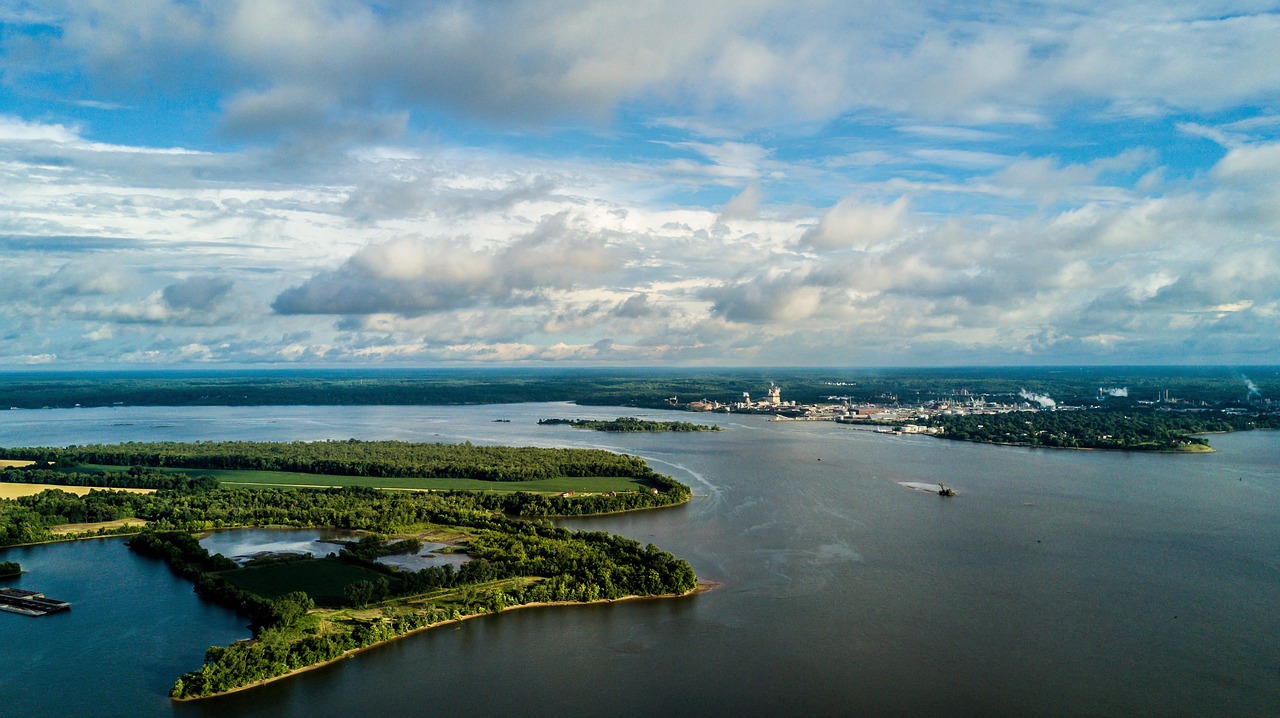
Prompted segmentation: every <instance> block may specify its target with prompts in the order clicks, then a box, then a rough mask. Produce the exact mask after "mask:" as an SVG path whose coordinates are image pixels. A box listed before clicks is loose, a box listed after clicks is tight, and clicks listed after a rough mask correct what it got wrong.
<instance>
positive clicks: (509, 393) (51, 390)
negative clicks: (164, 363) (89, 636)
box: [0, 367, 1280, 409]
mask: <svg viewBox="0 0 1280 718" xmlns="http://www.w3.org/2000/svg"><path fill="white" fill-rule="evenodd" d="M770 383H777V384H778V385H779V386H781V387H782V389H783V392H784V394H785V398H786V399H788V400H791V399H794V400H796V401H798V402H800V403H816V402H822V401H825V400H826V399H827V397H828V396H847V397H849V399H850V400H851V401H853V402H875V403H885V402H890V403H891V402H893V401H901V402H920V401H931V400H942V399H949V398H954V397H957V396H961V395H963V396H985V397H987V398H990V399H992V400H1006V399H1007V400H1016V397H1017V396H1018V394H1019V392H1020V391H1021V390H1023V389H1025V390H1027V391H1030V392H1034V393H1038V394H1046V395H1049V396H1052V397H1053V398H1054V399H1056V400H1057V401H1058V403H1060V404H1073V405H1092V404H1104V405H1108V406H1116V407H1121V408H1123V407H1128V406H1136V405H1137V403H1138V402H1140V401H1153V400H1157V399H1159V398H1160V397H1161V396H1163V394H1164V393H1165V392H1168V393H1169V394H1170V395H1171V396H1172V397H1173V398H1176V399H1178V400H1180V401H1184V402H1187V403H1188V404H1192V405H1196V404H1199V403H1200V402H1207V403H1208V404H1210V405H1222V406H1230V405H1235V406H1242V405H1252V402H1255V401H1258V400H1261V399H1262V398H1263V397H1271V398H1273V399H1274V398H1276V397H1277V396H1280V371H1277V369H1276V367H1247V368H1242V369H1234V368H1225V367H981V368H946V369H907V368H889V369H779V368H769V369H718V370H708V369H697V370H692V369H669V370H655V369H634V370H623V369H610V370H600V369H577V370H562V369H545V370H536V369H483V370H480V369H450V370H381V371H379V370H347V371H338V370H331V371H327V370H301V371H298V370H294V371H219V372H189V371H183V372H176V371H175V372H149V373H143V372H97V373H95V372H88V373H86V372H77V373H75V374H70V373H57V372H46V373H31V372H11V373H0V397H3V398H2V399H0V401H2V402H3V404H0V406H4V407H18V408H26V409H37V408H41V407H73V406H119V405H134V406H264V405H308V404H328V405H427V404H503V403H516V402H537V401H574V402H577V403H579V404H591V405H600V406H635V407H647V408H664V407H668V406H669V404H668V403H667V400H668V399H669V398H672V397H678V398H680V400H681V401H683V402H688V401H690V400H693V399H703V398H705V399H709V400H712V401H719V402H722V403H728V402H732V401H737V400H738V399H740V398H741V395H742V392H744V391H747V392H751V393H753V394H756V393H763V392H764V391H765V390H766V389H767V388H768V387H769V385H770ZM1110 389H1123V392H1110V391H1108V390H1110ZM1120 394H1123V395H1122V396H1121V395H1120Z"/></svg>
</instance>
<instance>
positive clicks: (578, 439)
mask: <svg viewBox="0 0 1280 718" xmlns="http://www.w3.org/2000/svg"><path fill="white" fill-rule="evenodd" d="M635 414H636V412H634V411H628V410H621V409H607V408H568V407H565V406H562V405H551V406H549V405H517V406H491V407H459V408H446V407H356V408H349V407H348V408H339V407H335V408H330V407H265V408H235V409H228V408H214V409H118V410H109V409H103V410H96V409H81V410H75V411H40V412H36V411H31V412H0V437H2V439H0V443H4V444H6V445H31V444H68V443H89V442H92V441H120V440H145V439H235V438H255V439H264V440H265V439H323V438H335V439H345V438H348V437H357V438H371V439H372V438H402V439H415V440H426V441H432V440H437V441H462V440H471V441H473V442H476V443H507V444H536V445H564V446H604V447H606V448H612V449H617V450H622V451H626V452H628V453H637V454H640V455H642V456H645V457H646V458H648V459H649V460H650V461H651V462H652V463H653V465H654V466H655V468H657V469H658V470H659V471H663V472H666V473H670V474H672V475H674V476H675V477H676V478H678V479H680V480H681V481H684V482H685V483H688V484H689V485H691V486H692V487H693V488H694V492H695V494H697V497H696V498H695V499H694V501H693V502H692V503H691V504H689V505H688V506H685V507H681V508H676V509H670V510H663V511H657V512H647V513H640V514H628V515H625V516H620V517H615V518H604V519H584V520H576V521H572V522H566V523H567V524H568V525H570V526H573V527H583V528H591V529H603V530H610V531H616V532H619V533H623V534H626V535H628V536H631V537H633V538H636V539H639V540H642V541H651V542H653V543H655V544H657V545H658V546H660V547H662V548H664V549H667V550H670V551H673V552H674V553H676V554H677V555H680V556H683V557H685V558H687V559H689V560H690V562H691V563H692V564H693V566H694V568H695V570H697V572H698V574H699V576H700V577H701V578H703V579H706V580H711V581H715V582H717V583H719V584H720V585H719V587H718V588H717V589H715V590H713V591H711V592H709V593H706V594H703V595H699V596H696V597H693V598H689V599H683V600H669V601H637V602H627V603H620V604H614V605H606V606H588V607H572V608H552V609H536V610H523V611H515V612H510V613H506V614H503V615H500V616H494V617H488V618H483V619H479V620H474V621H468V622H465V623H463V624H459V625H456V626H450V627H447V628H443V629H440V630H436V631H429V632H426V633H422V634H417V635H415V636H412V637H410V638H407V639H404V640H401V641H397V642H394V643H392V644H389V645H387V646H384V647H382V648H379V649H377V650H373V651H369V652H366V653H363V654H360V655H358V656H357V657H354V658H352V659H348V660H345V661H342V662H339V663H337V664H334V665H332V666H329V667H325V668H322V669H318V670H316V671H312V672H309V673H307V674H303V675H301V676H298V677H296V678H294V679H290V680H288V681H283V682H279V683H276V684H273V685H270V686H267V687H264V688H261V689H255V690H253V691H249V692H245V693H241V694H235V695H232V696H227V697H224V698H221V699H215V700H212V701H205V702H199V703H190V704H181V705H171V704H169V703H167V702H165V701H164V700H162V699H161V698H160V697H158V696H157V692H159V694H160V695H162V693H163V689H164V688H165V687H167V685H168V682H169V681H171V680H172V678H173V677H174V676H176V675H177V674H179V673H181V672H182V671H184V670H189V669H191V668H193V667H194V665H195V664H196V663H198V661H199V655H200V653H201V652H202V651H203V648H204V646H206V645H208V644H209V643H215V642H225V641H226V640H229V637H228V633H233V634H234V633H235V631H228V630H227V627H228V626H229V625H231V624H234V623H236V620H234V619H232V618H229V617H228V616H227V615H226V613H225V612H223V611H221V609H216V608H210V607H208V606H205V605H203V604H201V603H200V602H199V601H198V599H196V598H195V597H194V596H190V595H184V596H182V598H184V599H186V600H185V601H183V602H178V603H175V602H174V600H173V599H170V598H165V599H163V601H162V600H161V599H159V598H156V599H151V598H150V597H149V596H147V595H146V593H145V592H144V593H142V594H138V600H139V602H140V603H139V606H140V607H141V608H143V609H145V608H149V607H150V608H154V610H155V611H156V612H164V613H165V614H167V615H172V616H174V617H175V620H180V621H181V625H180V626H176V627H173V628H166V627H164V626H158V625H157V626H154V628H153V627H152V625H151V624H150V623H148V624H146V625H145V626H135V625H132V624H130V623H129V622H130V621H134V620H140V619H137V618H136V617H132V616H122V617H112V616H108V615H104V616H102V617H101V618H100V619H99V620H97V622H96V623H95V624H94V625H95V626H97V625H101V626H102V631H101V632H93V633H90V632H88V631H89V629H88V628H87V627H86V626H85V625H81V624H73V623H71V622H68V621H63V622H62V623H58V622H57V617H49V618H52V619H55V620H54V621H53V622H50V623H41V622H42V621H44V620H46V619H40V620H39V621H36V620H34V619H28V618H25V617H20V616H13V617H6V616H4V615H0V635H4V636H5V637H6V638H7V637H8V635H9V631H10V630H16V627H19V626H21V630H23V631H25V632H30V631H36V630H37V629H36V628H34V626H37V625H38V626H39V628H38V633H34V634H29V633H24V634H23V635H24V636H25V637H26V638H25V640H27V641H35V642H36V643H38V644H39V643H58V642H61V644H60V645H67V646H69V645H79V646H82V647H83V648H84V653H83V654H82V655H74V656H71V657H70V658H69V660H63V661H60V662H55V663H49V661H53V660H54V659H53V657H52V656H49V655H48V654H46V653H43V652H41V653H39V654H38V655H37V656H36V660H34V661H33V668H32V669H31V670H29V671H27V672H26V673H24V674H23V677H22V679H21V680H17V679H14V678H12V677H10V676H9V675H8V674H0V696H4V697H5V698H11V699H13V700H15V701H18V702H19V703H20V704H21V705H24V706H37V707H38V708H42V707H50V709H49V710H48V711H46V712H45V714H47V715H76V714H84V715H90V714H96V712H95V710H94V708H95V707H96V706H97V703H95V702H94V699H92V698H90V697H88V696H84V697H82V698H76V697H75V695H71V696H69V695H68V692H67V691H65V690H62V689H60V688H59V686H66V685H73V686H74V685H79V681H80V680H81V678H80V676H81V675H99V674H104V675H106V676H107V678H106V679H104V680H106V681H108V683H107V685H112V686H115V687H116V690H117V692H118V693H120V695H121V696H122V698H121V699H120V703H119V705H120V706H123V707H126V708H127V709H128V710H127V712H128V713H130V714H133V715H167V714H170V713H177V714H184V715H200V716H205V715H207V716H239V715H245V716H259V715H261V716H277V715H315V716H353V715H388V716H391V715H395V716H400V715H408V716H414V715H424V716H425V715H455V716H457V715H477V716H478V715H503V714H506V715H548V716H550V715H557V716H565V715H568V716H591V715H636V716H641V715H658V714H667V715H700V716H707V715H726V716H728V715H735V716H738V715H802V714H804V715H903V716H908V715H996V716H999V715H1008V716H1028V715H1030V716H1098V715H1171V716H1177V715H1185V716H1222V715H1233V716H1255V715H1256V716H1269V715H1277V714H1280V646H1278V645H1277V641H1276V640H1275V638H1276V636H1280V613H1278V612H1277V611H1276V610H1275V607H1276V606H1280V522H1278V521H1277V518H1280V433H1275V432H1270V433H1263V432H1253V433H1247V434H1235V435H1229V436H1214V437H1212V438H1211V441H1212V443H1213V444H1214V446H1216V447H1217V448H1218V449H1219V452H1218V453H1216V454H1212V455H1205V456H1165V455H1135V454H1120V453H1105V452H1060V451H1048V450H1029V449H1016V448H1007V447H990V446H980V445H974V444H958V443H952V442H946V441H942V440H938V439H932V438H929V437H892V436H883V435H875V434H871V433H867V432H858V431H855V430H852V429H850V428H849V427H841V426H835V425H831V424H819V423H768V422H766V421H764V420H763V419H762V418H759V417H745V418H743V417H725V416H717V417H714V418H708V419H707V420H709V421H716V422H718V423H722V424H723V425H724V427H725V429H726V431H723V432H719V433H706V434H643V435H617V434H598V433H592V432H585V431H581V430H573V429H569V428H567V427H540V426H537V425H536V424H535V423H534V422H535V421H536V420H537V419H538V418H541V417H544V416H562V415H564V416H568V415H573V416H582V417H600V418H612V417H616V416H620V415H635ZM495 418H508V419H511V423H510V424H505V423H494V422H493V419H495ZM678 418H688V417H687V415H684V414H681V415H679V416H678ZM700 418H701V417H700ZM904 481H905V482H936V481H945V482H946V483H947V484H948V485H950V486H952V487H954V488H955V489H956V491H957V493H958V494H959V495H958V496H957V497H955V498H953V499H944V498H941V497H937V496H931V495H928V494H925V493H922V492H919V491H913V490H910V489H908V488H904V487H903V486H901V485H899V483H898V482H904ZM88 546H89V545H88V544H83V545H77V546H75V547H68V548H63V547H48V548H37V549H22V550H20V551H22V552H25V553H23V555H21V556H16V560H20V561H22V563H23V565H24V567H28V568H30V566H28V564H29V563H31V564H32V565H35V564H36V561H35V559H34V558H33V557H34V556H36V555H40V554H41V552H44V554H45V555H47V559H42V560H45V561H46V563H45V565H44V567H43V568H41V571H40V573H41V575H42V576H43V577H44V578H42V580H41V581H40V582H41V583H42V584H44V585H45V587H49V586H48V584H49V583H50V581H51V580H52V579H53V577H55V576H57V577H59V578H58V579H57V581H59V582H63V583H59V584H58V585H59V586H60V587H63V588H61V589H60V590H61V592H60V593H56V592H54V591H53V590H50V594H51V595H54V596H56V597H59V598H70V600H75V599H74V597H68V596H66V595H63V594H65V593H67V592H68V591H69V590H71V589H72V588H73V587H74V586H76V585H78V584H77V582H79V581H85V580H87V579H86V578H84V577H83V576H82V575H81V574H82V573H83V569H82V568H77V567H78V566H83V565H84V563H85V560H82V559H74V560H72V559H70V558H69V559H65V560H64V559H62V558H60V556H62V555H63V554H64V553H66V554H71V555H73V556H72V558H74V555H78V553H79V552H93V551H98V552H101V553H103V554H109V555H112V556H120V557H122V558H120V559H119V560H118V561H117V563H118V564H120V566H119V567H117V568H114V569H112V571H111V572H110V575H103V576H97V577H96V578H95V579H94V580H97V581H101V582H105V585H106V586H107V587H108V588H107V590H108V591H109V592H111V591H116V592H119V591H123V592H129V590H130V587H131V586H135V585H136V583H135V582H137V581H142V580H160V579H163V581H162V583H163V582H172V581H176V579H173V578H172V577H171V576H169V575H168V573H167V571H166V570H165V569H164V568H163V566H160V565H158V564H152V563H150V562H147V561H145V560H142V559H138V558H136V557H132V556H131V555H129V554H128V553H127V551H125V549H124V548H123V547H122V546H119V545H118V544H116V543H108V542H100V543H97V544H95V546H97V547H98V548H96V549H95V548H88ZM59 552H61V553H59ZM94 555H95V556H97V555H98V554H96V553H95V554H94ZM14 557H15V556H14V553H13V551H12V550H11V551H8V552H4V551H0V560H3V559H5V558H14ZM95 560H97V559H95ZM64 563H65V564H66V565H63V564H64ZM156 576H158V577H159V578H158V579H157V578H156ZM23 580H24V581H30V582H32V583H35V582H36V576H35V575H34V572H33V574H32V575H29V576H27V577H24V579H23ZM178 588H179V589H180V588H181V586H178ZM188 591H189V589H188ZM134 593H135V594H136V592H134ZM177 593H182V591H181V590H177ZM91 610H96V609H91V608H90V606H88V605H86V604H85V603H84V602H83V601H81V603H80V604H77V606H76V607H75V608H74V609H73V615H74V616H76V617H79V616H81V615H82V614H90V612H91ZM175 629H176V630H175ZM125 630H134V631H135V632H144V633H146V634H147V635H154V636H156V638H155V641H156V642H161V641H163V642H164V644H165V645H168V646H172V647H173V650H172V651H170V652H167V653H164V655H163V656H159V657H154V658H152V657H146V658H145V660H144V654H143V653H139V652H130V651H127V650H126V651H123V652H121V653H120V654H119V655H115V656H112V658H111V659H110V660H103V657H105V656H106V655H109V651H108V649H109V648H112V647H115V646H117V645H118V643H119V642H117V641H114V640H112V638H111V637H112V636H113V635H115V633H116V632H118V631H125ZM239 635H244V634H243V633H241V634H239ZM4 644H5V645H3V646H0V658H4V659H5V660H12V659H14V658H15V657H20V656H22V655H24V654H23V652H22V649H21V648H16V647H13V646H12V645H10V642H9V641H5V642H4ZM145 655H146V656H151V655H153V654H152V652H150V651H148V652H146V654H145ZM52 665H62V666H65V667H64V668H59V669H58V670H57V671H56V672H54V673H46V672H45V669H46V668H47V667H48V666H52ZM24 713H27V714H30V715H40V714H41V713H40V711H39V710H36V711H35V712H34V713H31V712H28V711H24ZM121 714H123V713H121Z"/></svg>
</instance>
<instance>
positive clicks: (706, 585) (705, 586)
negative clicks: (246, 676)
mask: <svg viewBox="0 0 1280 718" xmlns="http://www.w3.org/2000/svg"><path fill="white" fill-rule="evenodd" d="M719 586H720V584H718V583H714V582H709V581H700V582H698V586H697V588H694V589H693V590H691V591H687V592H685V593H665V594H661V595H657V596H623V597H622V598H601V599H597V600H595V601H538V602H535V603H522V604H520V605H518V606H507V607H506V608H504V609H502V610H501V611H498V612H497V613H493V612H486V613H469V614H467V615H465V616H460V617H458V618H450V619H448V620H445V621H440V622H439V623H433V624H431V625H429V626H423V627H421V628H415V629H413V630H412V631H405V632H404V633H400V634H397V635H395V636H392V637H391V638H388V639H387V640H385V641H378V642H377V643H374V644H371V645H368V646H364V647H363V648H353V649H351V650H349V651H345V652H343V653H342V654H340V655H338V656H335V657H333V658H330V659H329V660H327V661H321V662H319V663H313V664H311V665H309V666H303V667H302V668H295V669H293V670H291V671H289V672H287V673H281V674H280V675H278V676H272V677H271V678H266V679H263V680H261V681H254V682H253V683H249V684H246V685H243V686H239V687H237V688H232V689H231V690H229V691H223V692H221V693H210V694H208V695H203V696H190V697H187V698H170V700H172V701H175V702H183V703H185V702H187V701H200V700H205V699H207V698H217V697H219V696H225V695H230V694H232V693H239V692H240V691H246V690H249V689H250V688H257V687H258V686H265V685H266V684H268V683H274V682H276V681H278V680H281V679H284V678H289V677H292V676H296V675H298V674H299V673H306V672H307V671H311V670H315V669H316V668H320V667H322V666H327V665H329V664H331V663H337V662H338V661H342V660H346V659H348V658H350V657H352V656H354V655H356V654H358V653H363V652H365V651H368V650H371V649H374V648H378V647H380V646H385V645H386V644H388V643H391V642H392V641H398V640H400V639H401V638H404V637H406V636H412V635H414V634H416V633H421V632H423V631H429V630H431V629H433V628H439V627H441V626H447V625H449V624H452V623H461V622H463V621H469V620H471V619H473V618H480V617H482V616H496V615H498V614H499V613H506V612H507V611H516V610H520V609H522V608H548V607H553V606H592V605H598V604H602V603H622V602H624V601H657V600H667V599H672V598H687V597H689V596H695V595H697V594H700V593H706V592H707V591H711V590H713V589H715V588H718V587H719Z"/></svg>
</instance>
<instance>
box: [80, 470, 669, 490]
mask: <svg viewBox="0 0 1280 718" xmlns="http://www.w3.org/2000/svg"><path fill="white" fill-rule="evenodd" d="M124 468H125V467H123V466H108V465H104V464H79V465H77V466H76V467H75V468H74V469H73V470H74V471H79V472H82V473H105V472H109V471H122V470H124ZM157 471H163V472H164V473H167V474H191V475H193V476H194V475H201V476H212V477H214V478H216V479H217V480H218V481H219V482H220V483H222V484H223V485H224V486H245V487H250V488H252V487H255V486H266V487H273V488H278V487H311V486H319V487H329V486H367V487H370V488H375V489H404V490H417V491H426V490H431V491H495V492H506V493H511V492H515V491H531V492H534V493H557V494H558V493H563V492H565V491H578V492H584V491H585V492H593V493H600V492H604V491H635V490H637V489H648V488H650V487H651V486H652V485H651V484H649V483H648V482H646V481H641V480H639V479H633V478H630V477H625V476H588V477H573V476H561V477H557V478H554V479H542V480H539V481H480V480H478V479H429V478H417V477H380V476H337V475H333V474H303V473H298V472H294V471H254V470H250V469H179V468H173V467H168V466H166V467H161V468H159V469H157Z"/></svg>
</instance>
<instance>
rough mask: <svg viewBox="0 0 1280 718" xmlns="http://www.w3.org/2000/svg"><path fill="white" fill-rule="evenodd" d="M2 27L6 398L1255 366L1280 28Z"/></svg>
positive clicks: (121, 7)
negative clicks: (486, 372) (821, 371)
mask: <svg viewBox="0 0 1280 718" xmlns="http://www.w3.org/2000/svg"><path fill="white" fill-rule="evenodd" d="M972 7H974V6H972V4H969V3H954V4H951V3H944V2H895V3H876V2H866V3H851V2H847V1H841V2H834V1H833V2H825V1H822V2H807V3H801V4H797V3H784V2H780V1H777V0H736V1H734V2H729V1H727V0H726V1H722V0H681V1H680V2H676V1H664V0H654V1H653V2H648V3H644V4H641V5H636V4H632V3H619V2H591V1H588V0H578V1H568V0H528V1H526V2H487V3H467V2H434V3H417V2H403V1H398V0H382V1H372V0H366V1H365V2H357V1H355V0H343V1H341V2H339V1H336V0H335V1H326V0H305V1H303V0H298V1H287V0H252V1H250V0H245V1H243V2H240V1H237V0H221V1H217V2H215V1H213V0H208V1H201V0H190V1H186V2H176V1H172V0H134V1H132V2H128V3H102V2H93V1H90V0H83V1H81V0H47V1H42V2H23V1H20V0H0V258H3V267H4V269H5V275H6V281H5V282H4V283H3V284H2V285H0V302H3V304H4V307H5V311H4V313H3V315H4V318H3V319H0V367H10V368H17V367H23V366H45V367H64V368H80V367H98V366H101V367H129V366H136V367H146V366H174V365H181V366H187V365H191V366H198V365H199V366H202V365H210V364H225V365H245V364H249V365H259V364H297V365H353V366H354V365H359V366H370V365H389V366H436V365H470V364H534V365H542V364H587V365H610V364H626V365H634V364H640V365H650V364H652V365H752V364H761V365H852V366H866V365H890V364H907V365H954V364H992V365H1010V364H1072V363H1084V364H1093V363H1097V364H1130V363H1132V364H1152V363H1154V364H1175V363H1215V364H1250V365H1253V364H1268V363H1274V362H1275V360H1276V359H1275V357H1277V356H1280V281H1277V280H1280V110H1278V106H1280V65H1278V64H1277V63H1276V62H1275V61H1274V57H1273V56H1274V54H1275V52H1276V48H1277V45H1278V41H1277V39H1276V38H1280V3H1275V2H1234V3H1221V2H1177V1H1174V2H1147V1H1145V0H1138V1H1133V2H1123V1H1122V2H1116V3H1109V4H1105V5H1103V4H1099V3H1080V2H1044V3H1038V2H997V3H985V4H983V5H982V6H981V9H980V10H978V11H975V10H973V9H972Z"/></svg>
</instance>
